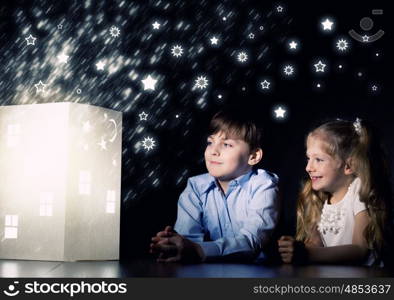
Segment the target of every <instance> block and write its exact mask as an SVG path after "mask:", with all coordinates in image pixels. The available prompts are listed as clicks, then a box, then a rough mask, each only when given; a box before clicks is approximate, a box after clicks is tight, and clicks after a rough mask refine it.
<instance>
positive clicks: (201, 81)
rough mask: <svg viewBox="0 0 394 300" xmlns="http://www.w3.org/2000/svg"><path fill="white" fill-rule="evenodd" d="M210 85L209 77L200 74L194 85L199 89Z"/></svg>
mask: <svg viewBox="0 0 394 300" xmlns="http://www.w3.org/2000/svg"><path fill="white" fill-rule="evenodd" d="M207 86H208V79H207V78H206V77H205V76H199V77H197V79H196V80H195V84H194V87H195V88H198V89H201V90H203V89H205V88H206V87H207Z"/></svg>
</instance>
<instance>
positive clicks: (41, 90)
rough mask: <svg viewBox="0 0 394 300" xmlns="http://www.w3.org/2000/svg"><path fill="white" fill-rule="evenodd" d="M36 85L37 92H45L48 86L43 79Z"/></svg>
mask: <svg viewBox="0 0 394 300" xmlns="http://www.w3.org/2000/svg"><path fill="white" fill-rule="evenodd" d="M34 86H35V87H36V89H37V90H36V92H37V93H39V92H45V90H44V89H45V86H46V84H44V83H42V81H41V80H40V82H38V83H37V84H35V85H34Z"/></svg>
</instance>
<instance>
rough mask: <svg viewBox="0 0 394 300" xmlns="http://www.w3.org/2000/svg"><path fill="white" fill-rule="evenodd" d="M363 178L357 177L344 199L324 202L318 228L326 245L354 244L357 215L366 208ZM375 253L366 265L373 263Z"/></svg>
mask: <svg viewBox="0 0 394 300" xmlns="http://www.w3.org/2000/svg"><path fill="white" fill-rule="evenodd" d="M360 187H361V180H360V178H356V179H354V180H353V182H352V183H351V184H350V186H349V188H348V191H347V193H346V194H345V196H344V197H343V199H342V200H341V201H339V202H337V203H334V204H328V203H327V200H326V201H325V202H324V206H323V210H322V214H321V217H320V221H319V223H318V224H317V230H318V231H319V233H320V238H321V240H322V242H323V245H324V246H325V247H330V246H339V245H349V244H352V240H353V230H354V219H355V216H356V215H357V214H358V213H359V212H361V211H363V210H366V209H367V208H366V206H365V204H364V203H363V202H361V201H360V195H359V191H360ZM374 263H375V255H374V253H373V252H372V251H371V252H370V255H369V257H368V259H367V260H366V262H365V265H369V266H370V265H373V264H374Z"/></svg>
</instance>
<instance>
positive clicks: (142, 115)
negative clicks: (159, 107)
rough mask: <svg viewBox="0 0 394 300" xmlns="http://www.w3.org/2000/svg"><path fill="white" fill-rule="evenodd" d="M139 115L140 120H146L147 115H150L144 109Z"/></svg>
mask: <svg viewBox="0 0 394 300" xmlns="http://www.w3.org/2000/svg"><path fill="white" fill-rule="evenodd" d="M138 116H139V117H140V121H146V120H147V117H148V114H147V113H145V112H144V111H143V112H142V113H140V114H139V115H138Z"/></svg>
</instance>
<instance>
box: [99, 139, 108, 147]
mask: <svg viewBox="0 0 394 300" xmlns="http://www.w3.org/2000/svg"><path fill="white" fill-rule="evenodd" d="M98 145H99V146H100V147H101V150H107V142H106V141H105V140H104V138H103V137H101V141H100V143H98Z"/></svg>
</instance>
